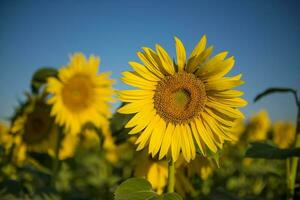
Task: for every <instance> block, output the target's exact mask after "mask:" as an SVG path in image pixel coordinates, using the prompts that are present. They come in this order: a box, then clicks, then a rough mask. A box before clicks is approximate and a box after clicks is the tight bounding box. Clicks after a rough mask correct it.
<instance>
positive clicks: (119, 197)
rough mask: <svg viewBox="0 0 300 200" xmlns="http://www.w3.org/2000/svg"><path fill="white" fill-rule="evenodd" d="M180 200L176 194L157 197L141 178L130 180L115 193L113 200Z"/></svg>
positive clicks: (149, 185)
mask: <svg viewBox="0 0 300 200" xmlns="http://www.w3.org/2000/svg"><path fill="white" fill-rule="evenodd" d="M145 199H149V200H182V198H181V197H180V196H179V195H178V194H176V193H167V194H164V195H158V194H157V193H156V192H154V191H153V190H152V187H151V184H150V183H149V182H148V181H147V180H146V179H143V178H130V179H128V180H126V181H125V182H123V183H122V184H121V185H120V186H119V187H118V188H117V189H116V191H115V200H145Z"/></svg>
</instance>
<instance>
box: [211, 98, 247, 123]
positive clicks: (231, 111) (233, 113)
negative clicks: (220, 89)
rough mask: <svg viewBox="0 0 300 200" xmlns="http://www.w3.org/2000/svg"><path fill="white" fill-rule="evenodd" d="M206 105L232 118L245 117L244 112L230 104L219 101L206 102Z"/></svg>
mask: <svg viewBox="0 0 300 200" xmlns="http://www.w3.org/2000/svg"><path fill="white" fill-rule="evenodd" d="M206 106H208V107H210V108H211V109H214V110H216V111H217V112H219V113H222V114H223V115H226V116H228V117H229V118H231V119H235V118H244V114H243V113H242V112H241V111H239V110H238V109H236V108H231V107H230V106H227V105H224V104H222V103H219V102H210V101H207V102H206Z"/></svg>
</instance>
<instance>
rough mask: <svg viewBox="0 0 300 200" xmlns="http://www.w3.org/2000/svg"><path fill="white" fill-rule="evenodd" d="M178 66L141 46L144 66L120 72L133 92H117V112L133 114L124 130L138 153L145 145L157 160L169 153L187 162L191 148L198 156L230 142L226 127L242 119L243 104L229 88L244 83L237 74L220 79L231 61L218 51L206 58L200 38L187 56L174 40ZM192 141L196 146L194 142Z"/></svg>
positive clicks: (158, 49) (164, 54) (163, 53)
mask: <svg viewBox="0 0 300 200" xmlns="http://www.w3.org/2000/svg"><path fill="white" fill-rule="evenodd" d="M175 44H176V52H177V63H174V62H173V60H172V59H171V57H170V56H169V55H168V53H167V52H166V51H165V50H164V49H163V48H162V47H161V46H160V45H156V51H154V50H152V49H150V48H146V47H145V48H143V50H144V52H138V53H137V55H138V57H139V58H140V60H141V61H142V63H143V64H140V63H137V62H129V64H130V65H131V66H132V68H133V70H134V72H128V71H126V72H123V73H122V75H123V78H122V80H123V82H124V83H126V84H128V85H131V86H133V87H135V88H138V89H136V90H123V91H120V92H119V98H120V100H121V101H123V102H126V103H127V104H125V105H124V106H123V107H121V108H120V109H119V110H118V112H120V113H123V114H134V113H135V115H134V117H132V119H131V120H130V121H129V122H128V123H127V125H126V128H133V129H131V131H130V132H129V134H138V133H140V134H139V137H138V139H137V141H136V143H137V144H138V147H137V150H141V149H143V148H144V147H145V146H146V145H147V144H149V153H150V154H152V156H155V155H157V154H158V153H159V159H162V158H163V157H164V156H166V155H167V153H168V151H169V150H170V153H171V155H172V158H173V160H174V161H176V160H177V159H178V156H179V155H180V154H183V156H184V158H185V160H186V161H188V162H189V161H190V160H191V159H194V158H195V156H196V145H197V146H198V147H199V149H200V150H201V152H202V154H203V155H206V148H207V147H208V148H209V149H210V150H211V151H212V152H217V151H218V149H221V148H222V145H223V143H224V141H226V140H227V141H232V140H235V136H234V135H232V134H231V132H230V128H231V127H232V125H233V123H234V120H235V119H238V118H243V114H242V113H241V112H240V111H239V110H238V108H239V107H242V106H245V105H246V104H247V102H246V101H245V100H243V99H242V98H240V96H242V95H243V92H241V91H237V90H232V88H234V87H237V86H239V85H241V84H243V83H244V81H242V80H240V78H241V74H239V75H237V76H233V77H224V76H225V75H226V74H227V73H228V72H229V71H230V70H231V69H232V67H233V65H234V58H233V57H229V58H226V56H227V54H228V52H222V53H219V54H217V55H216V56H214V57H212V58H210V55H211V53H212V49H213V48H212V47H209V48H206V47H205V46H206V37H205V36H204V37H202V39H201V40H200V42H199V43H198V44H197V46H196V47H195V49H194V50H193V51H192V53H191V55H190V57H189V58H188V59H187V58H186V52H185V48H184V46H183V44H182V42H181V41H180V40H179V39H178V38H176V37H175ZM195 143H196V144H195Z"/></svg>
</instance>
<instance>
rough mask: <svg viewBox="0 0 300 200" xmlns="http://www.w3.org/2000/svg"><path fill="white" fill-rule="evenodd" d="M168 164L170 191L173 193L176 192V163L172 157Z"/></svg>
mask: <svg viewBox="0 0 300 200" xmlns="http://www.w3.org/2000/svg"><path fill="white" fill-rule="evenodd" d="M168 165H169V166H168V192H169V193H172V192H174V186H175V164H174V162H173V159H172V158H171V159H170V161H169V163H168Z"/></svg>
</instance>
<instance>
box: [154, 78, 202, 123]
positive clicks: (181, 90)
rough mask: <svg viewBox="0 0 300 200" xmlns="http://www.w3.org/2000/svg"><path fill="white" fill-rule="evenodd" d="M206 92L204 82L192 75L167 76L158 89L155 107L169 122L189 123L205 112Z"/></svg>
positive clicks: (155, 96)
mask: <svg viewBox="0 0 300 200" xmlns="http://www.w3.org/2000/svg"><path fill="white" fill-rule="evenodd" d="M205 102H206V92H205V86H204V84H203V82H202V81H201V80H200V79H198V78H197V77H196V76H195V75H194V74H191V73H186V72H183V73H177V74H175V75H173V76H167V77H166V78H165V79H163V80H162V81H161V82H159V84H158V85H157V87H156V91H155V95H154V107H155V109H156V111H157V113H158V114H159V115H160V116H161V117H162V118H164V119H165V120H166V121H168V122H172V123H174V124H180V123H185V122H189V121H190V120H191V119H193V118H194V117H195V116H198V114H199V113H200V112H201V111H202V110H203V108H204V106H205Z"/></svg>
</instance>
